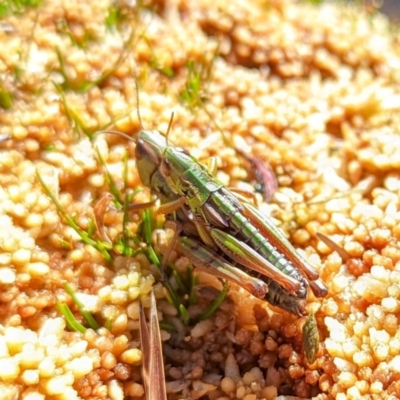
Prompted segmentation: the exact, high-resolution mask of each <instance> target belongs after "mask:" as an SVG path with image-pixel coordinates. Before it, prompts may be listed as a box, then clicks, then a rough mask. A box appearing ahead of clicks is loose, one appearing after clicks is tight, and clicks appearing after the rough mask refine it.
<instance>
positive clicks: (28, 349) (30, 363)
mask: <svg viewBox="0 0 400 400" xmlns="http://www.w3.org/2000/svg"><path fill="white" fill-rule="evenodd" d="M18 357H19V359H20V361H19V364H20V366H21V368H22V369H36V368H37V366H38V365H39V363H40V362H41V361H42V360H43V358H44V349H43V348H42V347H36V346H35V345H34V344H33V343H25V344H24V346H23V347H22V352H21V353H20V354H19V355H18Z"/></svg>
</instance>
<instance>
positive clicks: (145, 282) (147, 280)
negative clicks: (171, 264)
mask: <svg viewBox="0 0 400 400" xmlns="http://www.w3.org/2000/svg"><path fill="white" fill-rule="evenodd" d="M154 281H155V279H154V276H153V275H149V276H146V277H142V279H141V283H140V293H141V294H142V295H143V294H148V293H150V291H151V289H153V284H154Z"/></svg>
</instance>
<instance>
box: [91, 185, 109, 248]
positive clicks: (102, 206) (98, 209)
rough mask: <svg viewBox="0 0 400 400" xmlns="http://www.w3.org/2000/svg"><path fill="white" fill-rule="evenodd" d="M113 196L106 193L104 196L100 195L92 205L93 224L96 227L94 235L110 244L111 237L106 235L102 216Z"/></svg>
mask: <svg viewBox="0 0 400 400" xmlns="http://www.w3.org/2000/svg"><path fill="white" fill-rule="evenodd" d="M112 199H113V196H112V195H111V194H110V193H108V194H106V195H105V196H104V197H102V198H101V199H100V200H99V201H98V202H97V204H96V205H95V206H94V210H93V211H94V224H95V227H96V235H97V237H99V238H100V239H101V240H103V241H104V242H107V243H110V244H112V241H111V239H110V238H109V237H108V235H107V233H106V231H105V229H104V216H105V213H106V210H107V208H108V206H109V204H110V203H111V201H112Z"/></svg>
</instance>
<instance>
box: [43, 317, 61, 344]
mask: <svg viewBox="0 0 400 400" xmlns="http://www.w3.org/2000/svg"><path fill="white" fill-rule="evenodd" d="M64 329H65V321H64V319H63V318H48V319H47V320H46V321H45V323H44V324H43V325H42V327H41V328H40V329H39V342H40V344H41V345H42V346H43V347H47V346H58V344H59V343H60V342H61V339H62V336H63V334H64Z"/></svg>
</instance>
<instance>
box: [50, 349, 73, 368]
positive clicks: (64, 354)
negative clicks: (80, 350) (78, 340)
mask: <svg viewBox="0 0 400 400" xmlns="http://www.w3.org/2000/svg"><path fill="white" fill-rule="evenodd" d="M54 356H55V358H56V365H57V366H61V365H64V364H65V363H67V362H68V361H70V360H71V359H72V354H71V352H70V350H69V346H68V345H66V344H61V345H59V347H58V349H57V350H56V352H55V354H54Z"/></svg>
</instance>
